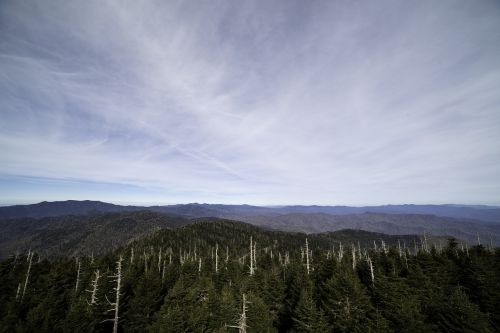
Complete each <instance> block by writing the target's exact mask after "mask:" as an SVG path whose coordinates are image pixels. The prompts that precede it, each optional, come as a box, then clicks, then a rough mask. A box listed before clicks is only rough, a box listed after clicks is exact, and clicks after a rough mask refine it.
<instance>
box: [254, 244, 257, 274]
mask: <svg viewBox="0 0 500 333" xmlns="http://www.w3.org/2000/svg"><path fill="white" fill-rule="evenodd" d="M253 269H254V270H256V269H257V242H254V243H253Z"/></svg>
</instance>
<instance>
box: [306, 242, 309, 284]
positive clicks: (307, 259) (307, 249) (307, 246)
mask: <svg viewBox="0 0 500 333" xmlns="http://www.w3.org/2000/svg"><path fill="white" fill-rule="evenodd" d="M306 267H307V275H309V243H308V242H307V238H306Z"/></svg>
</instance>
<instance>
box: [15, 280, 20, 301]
mask: <svg viewBox="0 0 500 333" xmlns="http://www.w3.org/2000/svg"><path fill="white" fill-rule="evenodd" d="M20 293H21V283H19V284H18V285H17V292H16V300H18V299H19V294H20Z"/></svg>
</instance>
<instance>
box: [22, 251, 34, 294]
mask: <svg viewBox="0 0 500 333" xmlns="http://www.w3.org/2000/svg"><path fill="white" fill-rule="evenodd" d="M34 254H35V253H34V252H31V249H30V252H29V253H28V257H29V258H28V271H27V272H26V279H25V280H24V287H23V294H22V295H21V302H22V301H23V298H24V295H25V294H26V287H27V286H28V280H29V278H30V271H31V263H32V262H33V255H34Z"/></svg>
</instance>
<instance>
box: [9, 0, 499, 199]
mask: <svg viewBox="0 0 500 333" xmlns="http://www.w3.org/2000/svg"><path fill="white" fill-rule="evenodd" d="M499 55H500V3H499V2H498V1H486V0H485V1H465V0H463V1H459V0H458V1H447V0H441V1H425V0H424V1H411V2H410V1H385V0H382V1H290V0H286V1H285V0H284V1H245V2H236V1H92V0H90V1H77V2H69V1H52V0H47V1H43V2H39V1H2V2H1V3H0V116H1V119H0V203H3V204H11V203H25V202H36V201H42V200H63V199H98V200H104V201H110V202H120V203H150V204H153V203H183V202H211V203H249V204H264V205H266V204H268V205H271V204H347V205H365V204H385V203H394V204H397V203H470V204H479V203H481V204H500V56H499Z"/></svg>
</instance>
